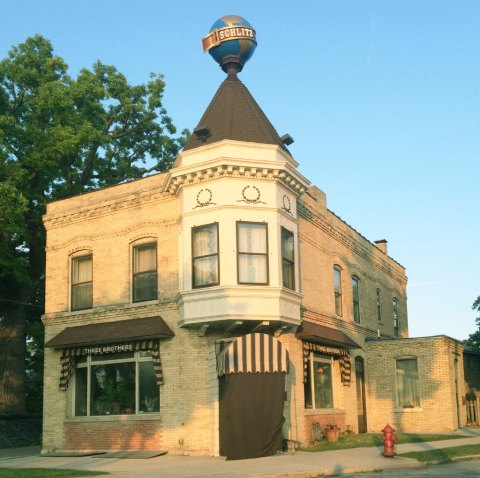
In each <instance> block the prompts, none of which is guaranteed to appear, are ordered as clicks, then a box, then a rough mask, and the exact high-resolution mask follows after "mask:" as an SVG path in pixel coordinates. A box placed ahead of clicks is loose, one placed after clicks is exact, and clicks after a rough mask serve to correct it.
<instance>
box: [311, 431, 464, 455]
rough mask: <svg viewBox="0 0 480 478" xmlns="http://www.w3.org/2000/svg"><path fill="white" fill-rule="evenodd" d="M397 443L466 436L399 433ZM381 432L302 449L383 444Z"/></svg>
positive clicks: (328, 449) (341, 448) (340, 448)
mask: <svg viewBox="0 0 480 478" xmlns="http://www.w3.org/2000/svg"><path fill="white" fill-rule="evenodd" d="M396 435H397V436H398V441H397V444H402V443H421V442H426V441H438V440H451V439H453V438H465V437H463V436H460V435H439V434H438V435H437V434H431V435H424V434H413V433H397V434H396ZM382 436H383V435H382V434H381V433H358V434H355V435H348V436H342V437H340V438H339V439H338V441H334V442H328V441H326V440H324V441H321V442H319V443H318V444H316V445H315V446H312V447H308V448H302V451H312V452H316V451H331V450H345V449H347V448H361V447H371V446H383V441H382Z"/></svg>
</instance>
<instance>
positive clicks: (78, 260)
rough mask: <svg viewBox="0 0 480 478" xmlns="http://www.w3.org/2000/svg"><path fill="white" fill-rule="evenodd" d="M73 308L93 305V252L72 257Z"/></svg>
mask: <svg viewBox="0 0 480 478" xmlns="http://www.w3.org/2000/svg"><path fill="white" fill-rule="evenodd" d="M71 270H72V280H71V286H72V289H71V310H83V309H91V308H92V305H93V254H92V253H91V252H86V253H82V254H79V255H76V256H74V257H72V267H71Z"/></svg>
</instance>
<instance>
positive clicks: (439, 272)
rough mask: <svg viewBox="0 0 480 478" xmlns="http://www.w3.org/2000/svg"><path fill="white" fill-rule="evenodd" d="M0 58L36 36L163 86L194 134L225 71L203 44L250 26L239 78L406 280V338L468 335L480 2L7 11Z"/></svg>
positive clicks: (475, 213) (477, 256)
mask: <svg viewBox="0 0 480 478" xmlns="http://www.w3.org/2000/svg"><path fill="white" fill-rule="evenodd" d="M0 11H1V19H2V20H1V30H0V32H1V33H0V58H4V57H5V56H6V54H7V52H8V50H9V49H10V47H11V46H12V45H16V44H18V43H20V42H23V41H24V40H25V39H26V38H27V36H30V35H33V34H35V33H40V34H42V35H43V36H45V37H46V38H48V39H50V40H51V41H52V43H53V45H54V48H55V52H56V54H58V55H60V56H61V57H63V58H64V60H65V61H66V62H67V64H68V65H69V66H70V74H71V75H72V76H75V75H76V74H77V73H78V71H79V70H80V69H81V68H82V67H91V66H92V64H93V63H94V62H95V61H96V60H97V59H99V60H101V61H102V62H103V63H106V64H111V65H114V66H116V67H117V68H118V69H119V70H120V71H121V72H122V73H124V74H125V75H127V77H128V79H129V81H130V82H131V83H144V82H146V81H147V80H148V75H149V73H150V72H158V73H162V74H164V75H165V81H166V85H167V86H166V93H165V101H164V103H165V106H166V108H167V110H168V113H169V115H170V116H171V117H172V118H173V121H174V123H175V124H176V125H177V127H178V128H179V129H183V128H190V129H193V128H194V127H195V126H196V124H197V122H198V120H199V119H200V117H201V115H202V113H203V111H204V110H205V108H206V106H207V105H208V103H209V102H210V100H211V98H212V96H213V94H214V93H215V91H216V90H217V88H218V86H219V85H220V83H221V81H222V80H223V79H224V73H223V72H222V71H221V70H220V68H219V67H218V66H217V64H216V63H215V62H214V61H213V60H212V59H211V58H210V56H209V55H208V54H205V55H203V54H202V52H201V38H202V37H203V36H204V35H205V34H207V33H208V31H209V29H210V27H211V25H212V24H213V23H214V22H215V20H217V19H218V18H219V17H221V16H223V15H226V14H237V15H241V16H243V17H245V18H246V19H247V20H248V21H249V22H250V23H251V24H252V26H253V27H254V28H255V29H256V31H257V40H258V47H257V49H256V51H255V54H254V56H253V57H252V59H251V60H250V62H249V63H248V64H247V65H246V66H245V69H244V70H243V72H242V73H241V74H240V78H241V80H242V81H243V82H244V83H245V85H246V86H247V87H248V89H249V90H250V92H251V93H252V94H253V96H254V97H255V99H256V100H257V102H258V103H259V105H260V106H261V107H262V109H263V110H264V112H265V113H266V114H267V116H268V117H269V119H270V120H271V122H272V123H273V125H274V126H275V127H276V129H277V131H278V132H279V134H280V135H282V134H284V133H286V132H288V133H289V134H290V135H291V136H293V138H294V139H295V143H294V144H293V145H292V146H291V147H290V151H291V152H292V154H293V156H294V157H295V159H296V160H297V161H298V162H299V163H300V171H301V172H302V173H303V174H304V175H305V176H307V177H308V178H309V179H310V180H311V181H312V183H313V184H315V185H317V186H318V187H319V188H320V189H322V190H323V191H325V193H326V194H327V205H328V207H329V208H330V209H331V210H332V211H334V212H335V213H336V214H337V215H339V216H340V217H342V218H343V219H344V220H345V221H346V222H348V223H349V224H350V225H351V226H353V227H354V228H355V229H357V230H358V231H360V232H361V233H362V234H363V235H364V236H365V237H366V238H367V239H369V240H371V241H374V240H377V239H387V240H388V242H389V255H391V256H392V257H393V258H394V259H395V260H397V261H398V262H400V263H401V264H402V265H403V266H405V267H406V269H407V275H408V278H409V286H408V289H407V291H408V310H409V325H410V335H411V336H426V335H438V334H446V335H449V336H451V337H454V338H457V339H465V338H467V336H468V335H469V334H470V333H472V332H474V331H475V329H476V326H475V317H476V315H477V314H476V313H475V312H474V311H472V310H471V304H472V303H473V301H474V300H475V298H476V297H477V296H478V295H480V279H479V276H480V253H479V245H480V220H479V210H480V193H479V191H480V188H479V181H480V28H479V23H480V2H479V1H477V0H450V1H446V0H395V1H394V0H343V1H342V0H310V1H307V0H297V1H295V2H292V1H282V0H276V1H274V0H262V1H258V0H257V1H254V0H243V1H226V0H224V1H220V0H218V1H214V0H203V1H201V2H197V1H187V0H175V1H173V0H171V1H167V0H156V1H155V0H136V1H135V2H134V1H132V0H131V1H126V0H102V1H98V0H83V1H80V0H77V1H73V0H56V1H54V0H41V1H40V0H37V1H34V0H30V1H24V0H15V1H12V0H9V1H7V0H0Z"/></svg>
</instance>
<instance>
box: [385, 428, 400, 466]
mask: <svg viewBox="0 0 480 478" xmlns="http://www.w3.org/2000/svg"><path fill="white" fill-rule="evenodd" d="M394 431H395V428H392V427H391V426H390V425H388V424H387V426H386V427H385V428H384V429H383V430H382V432H383V437H382V440H383V456H386V457H389V458H393V457H394V456H395V442H396V441H397V440H398V436H397V435H395V434H394V433H393V432H394Z"/></svg>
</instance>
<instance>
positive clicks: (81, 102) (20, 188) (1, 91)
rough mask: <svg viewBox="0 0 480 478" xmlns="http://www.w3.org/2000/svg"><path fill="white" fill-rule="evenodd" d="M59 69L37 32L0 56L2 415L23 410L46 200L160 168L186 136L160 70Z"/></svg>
mask: <svg viewBox="0 0 480 478" xmlns="http://www.w3.org/2000/svg"><path fill="white" fill-rule="evenodd" d="M67 69H68V68H67V65H66V63H65V62H64V61H63V59H62V58H60V57H58V56H56V55H54V53H53V48H52V45H51V43H50V42H49V41H48V40H47V39H45V38H43V37H42V36H40V35H35V36H33V37H30V38H28V39H27V40H26V41H25V42H24V43H22V44H20V45H17V46H15V47H13V48H12V49H11V50H10V52H9V54H8V57H7V58H5V59H4V60H3V61H1V62H0V414H1V413H23V412H24V411H25V377H26V375H27V376H28V377H29V378H30V379H32V370H31V368H32V364H34V363H35V360H36V361H38V359H39V357H40V358H41V355H39V353H38V351H37V350H36V347H37V346H38V345H39V343H41V342H42V337H41V334H42V332H41V330H39V327H38V324H39V319H40V316H41V314H42V312H43V293H42V290H43V281H44V269H45V254H44V249H45V231H44V228H43V225H42V214H43V213H44V212H45V206H46V203H47V202H48V201H50V200H54V199H60V198H64V197H68V196H71V195H73V194H78V193H81V192H83V191H90V190H94V189H98V188H100V187H103V186H107V185H111V184H117V183H120V182H122V181H126V180H129V179H134V178H139V177H142V176H144V175H146V174H148V173H150V172H163V171H166V170H168V169H169V168H170V167H171V166H172V164H173V161H174V159H175V157H176V155H177V153H178V151H179V149H180V148H181V147H182V145H183V143H184V141H185V138H186V135H187V131H183V132H182V134H180V135H177V136H175V133H176V130H175V127H174V125H173V123H172V121H171V119H170V118H169V116H168V115H167V112H166V110H165V108H164V106H163V104H162V98H163V92H164V87H165V83H164V81H163V77H162V76H161V75H156V74H151V76H150V79H149V81H148V82H147V83H146V84H142V85H130V84H129V83H128V81H127V79H126V78H125V76H124V75H123V74H121V73H120V72H118V71H117V70H116V68H114V67H113V66H108V65H104V64H102V63H101V62H97V63H95V64H94V65H93V67H92V68H91V69H87V68H85V69H82V70H81V71H80V73H79V74H78V76H77V78H72V77H70V76H69V75H68V72H67ZM27 335H29V338H28V340H27ZM27 345H28V347H27ZM35 356H36V359H35V360H34V359H33V358H34V357H35ZM26 358H27V367H26ZM26 371H27V373H26Z"/></svg>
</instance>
